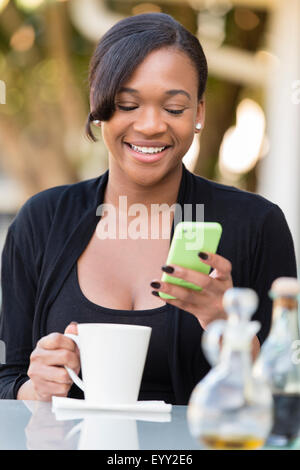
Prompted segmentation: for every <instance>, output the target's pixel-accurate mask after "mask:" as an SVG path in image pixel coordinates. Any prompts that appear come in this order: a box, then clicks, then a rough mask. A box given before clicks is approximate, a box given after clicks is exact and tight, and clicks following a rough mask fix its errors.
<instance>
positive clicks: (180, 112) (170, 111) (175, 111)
mask: <svg viewBox="0 0 300 470" xmlns="http://www.w3.org/2000/svg"><path fill="white" fill-rule="evenodd" d="M166 111H168V113H171V114H182V113H183V111H184V109H166Z"/></svg>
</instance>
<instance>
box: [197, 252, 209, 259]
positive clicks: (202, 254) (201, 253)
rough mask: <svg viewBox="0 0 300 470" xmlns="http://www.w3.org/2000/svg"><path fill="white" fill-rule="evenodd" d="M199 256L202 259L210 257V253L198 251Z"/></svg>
mask: <svg viewBox="0 0 300 470" xmlns="http://www.w3.org/2000/svg"><path fill="white" fill-rule="evenodd" d="M198 256H199V258H201V259H205V260H206V259H208V254H206V253H204V252H203V251H200V253H198Z"/></svg>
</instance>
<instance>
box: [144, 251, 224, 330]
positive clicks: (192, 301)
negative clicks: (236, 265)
mask: <svg viewBox="0 0 300 470" xmlns="http://www.w3.org/2000/svg"><path fill="white" fill-rule="evenodd" d="M201 255H202V256H201V258H200V260H199V261H201V262H203V263H205V264H208V265H209V266H211V267H212V268H213V271H212V272H211V273H210V274H203V273H200V272H198V271H194V270H192V269H187V268H183V267H181V266H177V265H175V264H172V265H168V266H171V268H173V269H174V271H173V272H172V273H170V272H168V275H169V276H174V277H178V278H181V279H184V280H185V281H188V282H192V283H193V284H196V285H198V286H199V287H201V288H202V290H201V291H197V290H193V289H189V288H187V287H181V286H178V285H175V284H170V283H168V282H162V281H160V280H159V281H157V280H154V281H152V282H151V284H150V285H151V286H152V287H154V288H155V291H153V292H155V294H154V295H158V291H159V292H164V293H165V294H169V295H171V296H173V297H176V300H173V299H162V300H164V301H165V302H167V303H169V304H171V305H174V306H176V307H178V308H180V309H182V310H185V311H187V312H189V313H191V314H193V315H195V317H196V318H197V319H198V320H199V322H200V325H201V326H202V328H203V329H205V328H206V327H207V325H208V324H209V323H210V322H212V321H214V320H218V319H226V318H227V315H226V312H225V311H224V308H223V304H222V300H223V295H224V293H225V291H226V290H227V289H230V288H231V287H233V283H232V277H231V269H232V267H231V263H230V261H228V260H227V259H226V258H223V256H220V255H216V254H212V253H204V254H202V253H201ZM203 255H204V258H205V256H206V255H207V259H204V258H203ZM164 271H165V270H164ZM165 272H166V271H165ZM153 283H154V284H153ZM158 283H159V284H160V287H155V286H157V285H158Z"/></svg>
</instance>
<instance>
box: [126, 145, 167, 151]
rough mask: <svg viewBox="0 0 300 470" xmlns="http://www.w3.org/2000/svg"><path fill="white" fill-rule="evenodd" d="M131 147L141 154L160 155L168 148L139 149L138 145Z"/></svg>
mask: <svg viewBox="0 0 300 470" xmlns="http://www.w3.org/2000/svg"><path fill="white" fill-rule="evenodd" d="M129 145H130V147H131V148H132V149H133V150H135V151H136V152H141V153H159V152H161V151H162V150H164V149H165V148H166V147H138V146H137V145H132V144H129Z"/></svg>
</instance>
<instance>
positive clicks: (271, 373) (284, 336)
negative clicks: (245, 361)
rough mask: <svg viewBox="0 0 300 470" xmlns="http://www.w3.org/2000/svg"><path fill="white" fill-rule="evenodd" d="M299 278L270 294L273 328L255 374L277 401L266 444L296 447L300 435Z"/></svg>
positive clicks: (278, 283) (279, 283)
mask: <svg viewBox="0 0 300 470" xmlns="http://www.w3.org/2000/svg"><path fill="white" fill-rule="evenodd" d="M299 293H300V282H299V281H298V280H297V279H296V278H291V277H290V278H288V277H281V278H278V279H276V280H275V281H274V282H273V284H272V286H271V291H270V297H271V298H272V300H273V314H272V326H271V331H270V333H269V336H268V337H267V339H266V341H265V342H264V344H263V346H262V349H261V354H260V357H259V359H258V360H257V363H256V365H255V370H257V371H259V373H260V374H261V375H262V374H263V375H264V376H265V377H266V378H267V380H268V381H269V385H270V388H271V391H272V395H273V401H274V408H273V412H274V416H273V421H274V424H273V428H272V430H271V433H270V436H269V438H268V441H267V444H268V445H270V446H276V447H282V446H290V445H293V443H294V442H295V440H296V438H297V437H298V435H299V431H300V354H299V352H300V333H299V317H298V295H299Z"/></svg>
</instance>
